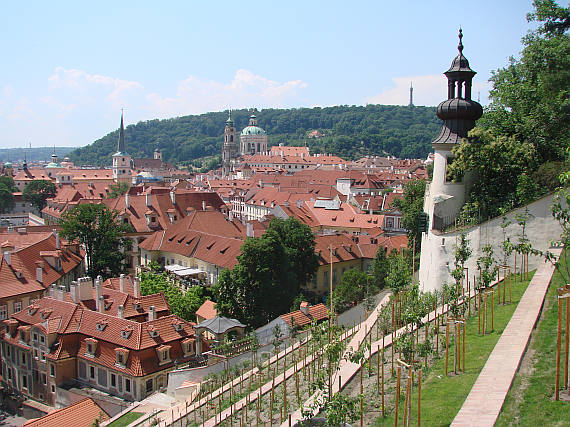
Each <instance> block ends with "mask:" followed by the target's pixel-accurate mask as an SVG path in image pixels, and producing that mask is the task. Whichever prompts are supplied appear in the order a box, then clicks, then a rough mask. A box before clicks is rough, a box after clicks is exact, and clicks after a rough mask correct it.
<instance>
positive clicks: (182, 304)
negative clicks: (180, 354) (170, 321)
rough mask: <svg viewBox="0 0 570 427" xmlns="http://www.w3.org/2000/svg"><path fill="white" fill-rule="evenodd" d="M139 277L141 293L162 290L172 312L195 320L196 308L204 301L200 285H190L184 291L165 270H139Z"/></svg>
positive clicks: (148, 293)
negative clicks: (159, 271) (157, 271)
mask: <svg viewBox="0 0 570 427" xmlns="http://www.w3.org/2000/svg"><path fill="white" fill-rule="evenodd" d="M139 278H140V280H141V293H142V294H143V295H151V294H157V293H159V292H162V293H163V294H164V296H165V297H166V301H168V305H169V306H170V310H171V312H172V314H176V315H177V316H180V317H181V318H183V319H184V320H188V321H190V320H195V318H196V317H195V315H196V310H198V308H200V306H201V305H202V303H203V302H204V301H205V297H204V289H203V288H202V287H201V286H192V287H191V288H189V289H188V290H186V292H184V291H183V290H182V289H181V288H180V287H178V286H177V285H176V284H175V283H174V282H173V281H172V280H171V279H170V278H169V277H168V275H167V273H166V272H162V273H153V272H141V273H140V276H139Z"/></svg>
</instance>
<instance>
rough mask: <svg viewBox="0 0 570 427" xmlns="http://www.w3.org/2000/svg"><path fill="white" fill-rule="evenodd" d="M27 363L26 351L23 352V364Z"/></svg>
mask: <svg viewBox="0 0 570 427" xmlns="http://www.w3.org/2000/svg"><path fill="white" fill-rule="evenodd" d="M25 364H26V353H24V352H22V365H25Z"/></svg>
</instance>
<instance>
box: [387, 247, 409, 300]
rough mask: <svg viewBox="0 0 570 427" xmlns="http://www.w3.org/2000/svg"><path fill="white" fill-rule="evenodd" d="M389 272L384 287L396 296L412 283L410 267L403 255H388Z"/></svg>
mask: <svg viewBox="0 0 570 427" xmlns="http://www.w3.org/2000/svg"><path fill="white" fill-rule="evenodd" d="M389 260H390V272H389V273H388V276H387V277H386V285H387V286H388V287H389V288H390V289H392V292H394V293H395V294H397V293H398V292H401V291H403V290H404V289H405V288H406V287H407V286H408V285H410V283H412V267H411V266H410V265H409V264H408V262H407V260H406V257H405V256H404V255H403V254H399V253H395V254H390V257H389Z"/></svg>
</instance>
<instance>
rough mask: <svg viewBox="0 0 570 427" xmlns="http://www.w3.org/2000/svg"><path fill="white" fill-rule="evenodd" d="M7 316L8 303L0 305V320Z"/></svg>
mask: <svg viewBox="0 0 570 427" xmlns="http://www.w3.org/2000/svg"><path fill="white" fill-rule="evenodd" d="M7 318H8V305H6V304H3V305H0V320H6V319H7Z"/></svg>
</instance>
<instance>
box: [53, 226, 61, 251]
mask: <svg viewBox="0 0 570 427" xmlns="http://www.w3.org/2000/svg"><path fill="white" fill-rule="evenodd" d="M53 235H54V236H55V248H56V249H58V250H59V249H61V242H60V241H59V233H58V232H57V230H56V229H55V228H54V229H53Z"/></svg>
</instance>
